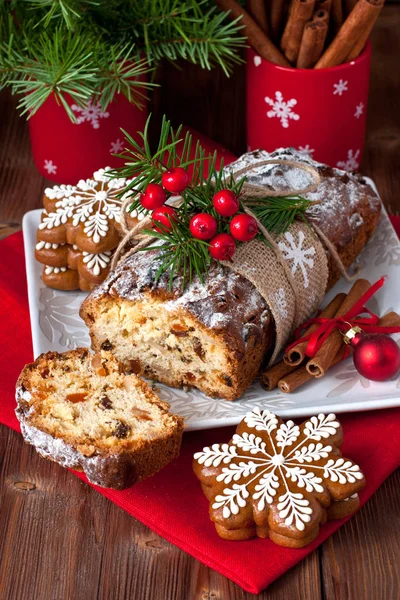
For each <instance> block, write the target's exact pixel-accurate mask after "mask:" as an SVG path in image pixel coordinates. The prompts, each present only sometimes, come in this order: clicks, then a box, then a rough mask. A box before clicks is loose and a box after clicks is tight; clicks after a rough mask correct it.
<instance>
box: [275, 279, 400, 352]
mask: <svg viewBox="0 0 400 600" xmlns="http://www.w3.org/2000/svg"><path fill="white" fill-rule="evenodd" d="M384 283H385V277H381V279H379V280H378V281H376V282H375V283H374V284H373V285H372V286H371V287H370V288H369V290H367V291H366V292H365V294H363V296H361V298H360V299H359V300H358V301H357V302H356V303H355V304H354V305H353V306H352V308H351V309H350V310H348V311H347V313H345V314H344V315H341V316H340V317H332V318H330V319H329V318H327V317H319V316H316V317H314V318H312V319H308V321H306V322H305V323H303V324H302V325H300V327H298V328H297V329H296V331H295V341H294V342H293V343H292V344H290V345H289V346H288V347H287V348H286V353H288V352H289V351H290V350H291V349H292V348H294V347H295V346H297V345H298V344H300V343H302V342H308V344H307V347H306V350H305V354H306V356H308V357H309V358H313V357H314V356H315V355H316V353H317V352H318V350H319V349H320V348H321V346H322V345H323V344H324V342H325V340H326V339H327V338H328V337H329V336H330V334H331V333H332V331H334V330H335V329H337V330H338V331H340V332H341V333H343V334H344V333H346V332H347V331H348V330H349V329H351V328H352V327H356V326H358V327H360V328H361V329H362V330H363V331H365V332H367V333H400V327H382V326H379V325H378V324H377V323H378V321H379V317H378V316H377V315H375V314H374V313H373V312H371V311H370V310H369V309H368V308H367V307H366V306H364V305H365V304H366V302H368V300H369V299H370V298H372V296H373V295H374V294H375V293H376V292H377V291H378V290H379V289H380V288H381V287H382V286H383V284H384ZM363 314H367V315H369V316H368V317H367V316H366V317H362V316H361V315H363ZM313 324H317V325H319V327H318V328H317V329H315V330H314V331H313V332H312V333H309V334H308V335H305V336H303V337H301V332H302V331H305V330H306V329H308V327H309V326H310V325H313Z"/></svg>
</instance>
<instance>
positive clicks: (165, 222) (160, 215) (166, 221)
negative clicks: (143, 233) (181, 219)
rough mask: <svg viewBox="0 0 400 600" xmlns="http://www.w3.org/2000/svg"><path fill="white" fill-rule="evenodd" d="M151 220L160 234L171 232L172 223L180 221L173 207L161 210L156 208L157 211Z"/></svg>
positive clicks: (162, 207)
mask: <svg viewBox="0 0 400 600" xmlns="http://www.w3.org/2000/svg"><path fill="white" fill-rule="evenodd" d="M151 218H152V220H153V227H154V229H155V230H156V231H158V232H159V233H165V232H166V231H171V229H172V222H173V221H177V220H178V218H177V214H176V212H175V210H174V209H173V208H171V206H160V208H156V210H153V214H152V215H151ZM157 224H158V225H157Z"/></svg>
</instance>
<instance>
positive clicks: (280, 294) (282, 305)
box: [272, 288, 288, 319]
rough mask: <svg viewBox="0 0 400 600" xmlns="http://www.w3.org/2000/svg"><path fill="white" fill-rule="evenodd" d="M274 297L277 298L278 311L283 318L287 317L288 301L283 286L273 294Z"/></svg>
mask: <svg viewBox="0 0 400 600" xmlns="http://www.w3.org/2000/svg"><path fill="white" fill-rule="evenodd" d="M272 299H273V300H275V304H276V308H277V310H278V313H279V314H280V316H281V318H282V319H287V316H288V311H287V310H286V309H287V301H286V294H285V290H284V289H283V288H279V290H277V291H276V292H274V293H273V294H272Z"/></svg>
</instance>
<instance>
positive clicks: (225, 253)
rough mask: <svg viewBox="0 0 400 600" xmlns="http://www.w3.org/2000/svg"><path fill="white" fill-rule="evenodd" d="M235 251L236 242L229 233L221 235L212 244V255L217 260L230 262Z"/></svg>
mask: <svg viewBox="0 0 400 600" xmlns="http://www.w3.org/2000/svg"><path fill="white" fill-rule="evenodd" d="M235 250H236V243H235V240H234V239H233V237H232V236H230V235H229V234H228V233H219V234H218V235H216V236H215V238H214V239H212V240H211V242H210V254H211V256H212V257H213V258H215V260H230V259H231V258H232V256H233V255H234V253H235Z"/></svg>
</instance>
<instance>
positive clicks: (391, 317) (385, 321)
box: [378, 311, 400, 327]
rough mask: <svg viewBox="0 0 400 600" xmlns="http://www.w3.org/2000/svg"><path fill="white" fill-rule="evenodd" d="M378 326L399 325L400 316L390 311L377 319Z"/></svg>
mask: <svg viewBox="0 0 400 600" xmlns="http://www.w3.org/2000/svg"><path fill="white" fill-rule="evenodd" d="M378 325H379V327H400V316H399V315H398V314H397V313H396V312H394V311H392V312H390V313H388V314H387V315H384V316H383V317H381V318H380V319H379V321H378Z"/></svg>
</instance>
